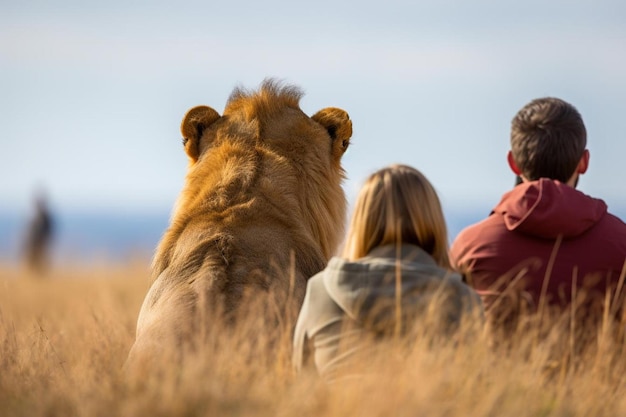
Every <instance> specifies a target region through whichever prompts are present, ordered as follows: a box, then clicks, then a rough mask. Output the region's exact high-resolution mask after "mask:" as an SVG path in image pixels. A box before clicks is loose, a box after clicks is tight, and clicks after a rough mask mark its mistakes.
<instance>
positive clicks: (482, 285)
mask: <svg viewBox="0 0 626 417" xmlns="http://www.w3.org/2000/svg"><path fill="white" fill-rule="evenodd" d="M450 251H451V260H452V263H453V265H454V266H455V267H456V268H457V269H459V270H460V271H462V272H464V273H465V275H466V278H467V280H468V283H469V284H470V285H472V286H473V287H474V288H475V289H476V290H477V292H478V293H479V294H480V295H481V297H482V298H483V302H484V303H485V307H486V308H489V306H490V304H491V303H492V302H494V301H495V300H496V299H497V298H498V296H499V295H500V294H501V293H502V291H503V290H504V289H505V288H507V287H509V286H511V285H514V288H515V289H516V291H518V289H519V291H521V292H523V296H524V298H525V299H526V300H527V301H529V303H530V305H531V306H534V307H535V308H536V307H537V306H538V304H539V300H540V297H541V295H542V294H545V299H544V300H545V301H544V302H545V303H547V304H551V305H561V306H566V305H569V303H571V300H572V295H573V294H574V295H575V296H576V299H577V300H578V298H579V297H580V296H585V297H604V296H605V294H606V292H607V290H609V291H611V290H613V289H615V288H616V287H617V286H618V285H619V283H620V275H624V274H625V273H626V224H624V223H623V222H622V221H621V220H620V219H618V218H617V217H615V216H613V215H611V214H609V213H608V212H607V206H606V204H605V203H604V201H602V200H599V199H596V198H592V197H589V196H588V195H585V194H583V193H582V192H580V191H577V190H576V189H574V188H572V187H570V186H568V185H565V184H562V183H560V182H559V181H555V180H550V179H545V178H542V179H540V180H538V181H532V182H526V183H522V184H520V185H518V186H517V187H515V188H514V189H513V190H511V191H510V192H508V193H506V194H505V195H504V196H503V197H502V200H501V201H500V203H499V204H498V205H497V206H496V208H495V209H494V210H493V212H492V213H491V215H490V216H489V217H488V218H486V219H485V220H483V221H481V222H479V223H476V224H474V225H472V226H469V227H467V228H466V229H464V230H463V231H462V232H461V233H460V234H459V235H458V236H457V238H456V240H455V241H454V242H453V244H452V247H451V249H450ZM622 279H623V278H622ZM574 283H576V285H575V286H574V285H573V284H574ZM624 286H625V287H626V283H624Z"/></svg>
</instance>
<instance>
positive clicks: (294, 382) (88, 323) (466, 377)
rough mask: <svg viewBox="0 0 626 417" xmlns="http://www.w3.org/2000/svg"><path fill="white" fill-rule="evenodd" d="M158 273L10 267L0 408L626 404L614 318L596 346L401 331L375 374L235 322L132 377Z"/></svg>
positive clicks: (490, 410) (465, 412)
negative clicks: (179, 360)
mask: <svg viewBox="0 0 626 417" xmlns="http://www.w3.org/2000/svg"><path fill="white" fill-rule="evenodd" d="M148 275H149V273H148V265H147V261H146V262H143V261H140V262H136V263H132V264H127V265H114V264H105V263H103V264H101V265H97V266H91V267H84V266H82V267H70V266H68V267H65V268H62V269H56V270H53V271H51V272H50V274H48V276H46V277H45V278H44V279H38V278H35V277H32V276H29V275H28V273H26V272H24V271H22V270H20V269H17V268H14V267H9V266H5V267H0V416H2V417H12V416H222V415H224V416H226V415H227V416H244V415H245V416H298V417H302V416H449V417H455V416H626V373H625V371H626V354H624V352H623V345H624V344H623V341H621V340H617V341H616V340H615V339H614V338H613V337H609V336H606V334H608V333H610V332H608V331H606V332H601V333H600V334H599V336H598V339H597V341H596V343H595V344H594V346H593V347H592V348H590V349H589V350H588V351H587V352H586V353H584V354H574V353H573V350H575V349H574V348H573V347H572V343H571V338H570V337H569V335H567V334H565V332H564V331H563V330H559V331H557V330H554V331H552V332H548V333H545V332H544V333H541V336H539V334H540V333H539V332H533V331H532V328H531V329H530V330H528V329H526V330H525V331H520V332H517V333H515V334H513V335H512V336H510V338H509V342H513V343H510V344H502V343H501V344H498V345H497V346H495V345H493V344H492V343H491V338H490V337H489V334H488V332H487V331H482V332H481V333H480V334H476V335H475V336H474V337H473V338H471V339H463V340H461V341H457V343H451V344H433V343H426V342H424V343H421V342H420V341H418V342H417V343H416V344H415V345H413V346H412V347H411V348H410V349H407V348H406V347H403V348H399V347H396V346H395V345H393V344H390V345H389V346H386V347H385V349H381V350H380V351H381V352H382V353H381V354H379V355H373V356H372V357H371V358H369V363H368V369H370V373H368V374H364V375H361V376H359V377H354V378H348V379H345V380H341V381H338V382H335V383H333V384H327V383H324V382H323V381H321V380H319V379H318V378H317V377H316V375H315V372H314V371H311V370H308V371H305V372H304V373H303V374H300V375H294V374H293V373H292V371H291V367H290V366H289V363H288V360H287V358H288V343H286V342H285V341H283V343H279V344H278V345H277V344H269V345H268V344H264V343H261V342H260V340H261V341H262V339H263V333H262V332H261V331H258V334H254V331H251V329H248V330H247V331H246V332H242V333H240V334H238V333H229V332H228V331H226V330H224V332H223V333H222V335H223V336H222V337H221V339H220V340H219V341H217V342H216V343H214V344H213V345H211V347H208V346H207V349H206V350H207V351H206V352H202V354H201V355H197V356H196V357H194V358H189V359H188V360H187V361H186V363H185V366H182V367H181V366H179V365H175V364H162V367H161V368H162V369H161V372H159V373H158V374H146V375H145V376H141V375H139V376H138V377H129V376H128V375H127V374H126V373H124V372H123V371H122V367H123V364H124V361H125V358H126V355H127V353H128V350H129V349H130V346H131V344H132V342H133V338H134V330H135V322H136V319H137V314H138V311H139V307H140V305H141V302H142V300H143V297H144V294H145V292H146V290H147V288H148V286H149V278H148ZM216 326H217V327H218V329H217V330H218V332H217V334H220V333H219V330H220V329H219V326H218V325H216ZM252 330H253V329H252ZM287 339H288V338H285V339H284V340H287Z"/></svg>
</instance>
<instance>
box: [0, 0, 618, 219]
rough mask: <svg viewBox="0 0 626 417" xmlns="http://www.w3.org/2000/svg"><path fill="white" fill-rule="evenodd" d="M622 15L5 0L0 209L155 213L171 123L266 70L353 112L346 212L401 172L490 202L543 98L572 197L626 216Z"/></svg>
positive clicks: (448, 196)
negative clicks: (556, 107) (367, 188)
mask: <svg viewBox="0 0 626 417" xmlns="http://www.w3.org/2000/svg"><path fill="white" fill-rule="evenodd" d="M624 22H626V2H624V1H623V0H614V1H610V0H607V1H602V0H553V1H543V0H529V1H515V2H511V1H503V0H476V1H466V0H422V1H420V0H389V1H385V2H380V1H378V2H372V1H367V0H364V1H359V2H341V1H339V0H333V1H327V0H321V1H316V2H308V3H304V2H294V1H283V0H265V1H256V0H241V1H238V2H235V1H231V2H219V3H218V2H211V1H196V0H188V1H186V2H166V1H161V0H155V1H145V2H141V1H133V0H123V1H122V0H107V1H98V2H93V1H82V0H81V1H79V0H59V1H54V0H53V1H51V0H45V1H30V0H0V211H2V210H9V211H10V210H14V211H15V210H17V211H20V210H26V208H27V207H29V206H30V203H31V198H32V195H33V192H34V191H35V190H36V189H38V188H45V189H46V191H47V194H48V196H49V198H50V200H51V202H52V204H53V205H54V207H55V208H56V209H57V210H109V211H119V212H126V211H128V212H131V211H133V212H139V213H141V212H148V211H162V210H168V209H169V208H170V207H171V206H172V205H173V202H174V200H175V199H176V196H177V195H178V193H179V191H180V189H181V187H182V184H183V181H184V176H185V170H186V167H187V158H186V155H185V154H184V152H183V149H182V146H181V140H180V138H181V134H180V131H179V126H180V121H181V119H182V117H183V115H184V113H185V112H186V111H187V110H188V109H189V108H191V107H193V106H195V105H198V104H206V105H209V106H211V107H213V108H215V109H216V110H217V111H218V112H220V113H221V112H222V111H223V108H224V105H225V103H226V100H227V98H228V96H229V94H230V92H231V91H232V90H233V88H234V87H236V86H244V87H246V88H255V87H257V86H258V85H259V84H260V83H261V81H262V80H263V79H264V78H266V77H275V78H277V79H280V80H284V81H285V82H286V83H289V84H295V85H298V86H300V87H301V88H302V89H303V90H304V92H305V96H304V97H303V99H302V100H301V108H302V109H303V111H304V112H305V113H307V114H309V115H312V114H314V113H315V112H316V111H318V110H320V109H322V108H324V107H330V106H333V107H341V108H343V109H344V110H346V111H347V112H348V113H349V114H350V117H351V119H352V121H353V127H354V134H353V137H352V144H351V147H350V148H349V150H348V152H347V153H346V154H345V155H344V159H343V164H344V168H345V170H346V172H347V176H348V179H347V181H346V182H345V189H346V193H347V195H348V198H349V200H350V201H352V200H353V199H354V196H355V195H356V192H357V190H358V188H359V187H360V185H361V184H362V183H363V181H364V179H365V178H366V177H367V176H368V175H369V174H370V173H371V172H373V171H375V170H377V169H379V168H381V167H383V166H385V165H388V164H391V163H405V164H410V165H413V166H415V167H416V168H418V169H419V170H421V171H422V172H423V173H424V174H425V175H426V176H427V177H428V178H429V179H430V180H431V182H432V183H433V185H434V186H435V188H436V189H437V191H438V193H439V195H440V197H441V199H442V203H443V205H444V207H445V208H446V209H447V210H460V211H462V210H465V209H469V208H470V207H473V208H478V209H480V210H488V209H490V208H491V207H492V206H494V205H495V204H496V203H497V202H498V200H499V199H500V196H501V194H502V193H503V192H505V191H507V190H508V189H510V188H511V187H512V185H513V181H514V176H513V174H512V173H511V172H510V170H509V168H508V165H507V163H506V153H507V151H508V149H509V146H508V145H509V128H510V121H511V119H512V118H513V116H514V115H515V113H516V112H517V111H518V110H519V109H520V108H521V107H522V106H523V105H525V104H526V103H527V102H529V101H530V100H532V99H533V98H537V97H544V96H555V97H560V98H562V99H564V100H566V101H569V102H571V103H572V104H574V105H575V106H576V107H577V108H578V110H579V111H580V113H581V114H582V116H583V119H584V120H585V123H586V126H587V130H588V147H589V150H590V152H591V164H590V168H589V171H588V172H587V174H585V175H584V176H583V177H582V178H581V181H580V183H579V189H581V190H582V191H583V192H585V193H587V194H590V195H593V196H596V197H600V198H602V199H604V200H605V201H606V202H607V203H608V204H609V210H611V208H621V207H626V192H625V191H626V185H624V184H625V183H626V170H625V169H624V166H625V164H624V160H625V156H626V140H625V139H624V135H625V132H626V128H625V120H626V117H625V116H624V115H625V114H626V76H625V75H626V24H624Z"/></svg>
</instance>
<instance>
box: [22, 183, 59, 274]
mask: <svg viewBox="0 0 626 417" xmlns="http://www.w3.org/2000/svg"><path fill="white" fill-rule="evenodd" d="M34 204H35V213H34V216H33V218H32V219H31V221H30V223H29V226H28V230H27V233H26V241H25V247H24V255H25V260H26V264H27V266H28V267H29V268H30V269H31V270H33V271H34V272H36V273H37V274H40V275H42V274H44V273H45V272H46V271H47V270H48V267H49V266H50V260H49V253H50V244H51V242H52V235H53V231H54V225H53V220H52V216H51V214H50V210H49V208H48V203H47V200H46V196H45V194H44V193H43V192H41V191H40V192H38V193H37V194H36V195H35V198H34Z"/></svg>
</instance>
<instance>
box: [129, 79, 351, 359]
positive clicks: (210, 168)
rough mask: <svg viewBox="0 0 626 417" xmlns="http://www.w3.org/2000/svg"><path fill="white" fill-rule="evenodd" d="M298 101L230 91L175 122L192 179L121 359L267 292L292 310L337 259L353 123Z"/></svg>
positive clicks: (292, 96)
mask: <svg viewBox="0 0 626 417" xmlns="http://www.w3.org/2000/svg"><path fill="white" fill-rule="evenodd" d="M301 96H302V93H301V91H300V90H299V89H298V88H296V87H293V86H283V85H280V84H279V83H277V82H275V81H272V80H266V81H264V82H263V84H262V85H261V88H260V89H259V90H258V91H255V92H250V91H246V90H242V89H235V91H234V92H233V93H232V95H231V97H230V98H229V100H228V102H227V105H226V108H225V110H224V113H223V115H222V116H220V115H219V114H218V113H217V112H216V111H215V110H213V109H212V108H210V107H206V106H198V107H194V108H192V109H191V110H189V111H188V112H187V114H186V115H185V117H184V118H183V121H182V124H181V131H182V134H183V138H184V139H183V143H184V145H185V151H186V153H187V155H188V157H189V161H190V162H189V168H188V173H187V177H186V181H185V185H184V187H183V190H182V192H181V195H180V196H179V198H178V201H177V203H176V206H175V208H174V211H173V214H172V219H171V224H170V226H169V228H168V230H167V231H166V232H165V234H164V236H163V238H162V239H161V242H160V243H159V245H158V248H157V250H156V254H155V258H154V262H153V278H154V282H153V284H152V286H151V288H150V290H149V291H148V294H147V295H146V298H145V300H144V303H143V305H142V307H141V311H140V314H139V318H138V322H137V334H136V340H135V344H134V345H133V347H132V349H131V352H130V355H129V361H134V360H136V359H137V358H138V357H140V356H146V355H147V356H150V355H152V356H154V354H155V352H156V351H158V350H161V349H162V348H164V347H168V348H171V347H174V346H177V345H179V344H180V343H181V342H183V343H184V342H185V341H186V340H187V339H189V338H190V337H192V336H193V334H194V332H198V331H203V330H204V329H207V328H210V327H211V326H212V320H218V319H219V320H226V318H225V317H227V316H228V314H229V313H233V312H236V311H237V310H238V309H239V308H240V307H241V304H242V303H243V302H244V301H243V300H244V295H245V294H258V296H259V297H264V296H267V295H268V294H269V295H271V296H272V297H273V300H274V302H277V303H279V306H280V303H285V302H286V297H291V299H292V301H293V300H295V301H294V302H295V305H296V306H297V307H299V305H300V304H301V302H302V298H303V296H304V291H305V287H306V281H307V279H308V278H310V277H311V276H313V275H314V274H315V273H317V272H318V271H320V270H321V269H323V268H324V266H325V265H326V263H327V261H328V259H329V258H330V257H331V256H332V255H333V254H334V252H335V251H336V249H337V246H338V245H339V243H340V240H341V238H342V236H343V230H344V220H345V211H346V198H345V194H344V192H343V189H342V187H341V183H342V181H343V178H344V171H343V169H342V167H341V157H342V155H343V154H344V152H345V151H346V149H347V147H348V145H349V142H350V137H351V135H352V123H351V121H350V119H349V117H348V114H347V113H346V112H345V111H343V110H341V109H338V108H325V109H323V110H320V111H319V112H317V113H316V114H315V115H313V116H312V117H308V116H307V115H306V114H304V113H303V112H302V110H301V109H300V107H299V100H300V98H301ZM288 293H290V294H288ZM285 294H287V295H285ZM216 307H217V309H216ZM216 310H220V311H221V312H222V313H221V314H220V315H219V316H218V315H215V314H213V313H214V312H215V311H216ZM281 311H287V312H288V311H291V310H288V309H281ZM286 314H297V308H296V309H295V311H291V313H289V312H288V313H286ZM213 324H215V323H213Z"/></svg>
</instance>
